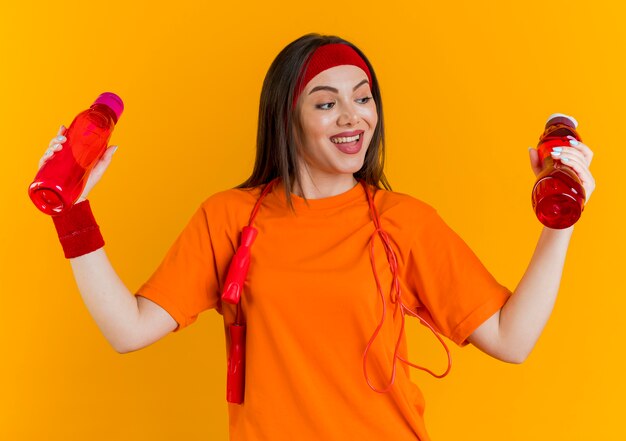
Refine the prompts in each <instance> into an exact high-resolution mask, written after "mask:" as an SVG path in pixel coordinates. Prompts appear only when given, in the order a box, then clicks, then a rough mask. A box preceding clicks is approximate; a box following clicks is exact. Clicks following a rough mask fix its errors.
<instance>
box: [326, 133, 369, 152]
mask: <svg viewBox="0 0 626 441" xmlns="http://www.w3.org/2000/svg"><path fill="white" fill-rule="evenodd" d="M363 134H364V132H361V133H359V134H358V135H354V136H338V137H333V138H330V140H331V141H332V143H333V145H334V146H335V147H336V148H337V150H339V151H340V152H342V153H345V154H347V155H355V154H357V153H359V152H360V151H361V147H363Z"/></svg>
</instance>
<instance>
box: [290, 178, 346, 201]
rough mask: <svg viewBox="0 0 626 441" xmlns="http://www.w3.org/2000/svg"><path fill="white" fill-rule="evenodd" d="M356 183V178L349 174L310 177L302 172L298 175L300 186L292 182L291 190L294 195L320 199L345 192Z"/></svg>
mask: <svg viewBox="0 0 626 441" xmlns="http://www.w3.org/2000/svg"><path fill="white" fill-rule="evenodd" d="M357 183H358V182H357V180H356V179H355V178H354V176H353V175H351V174H347V175H339V176H337V175H332V176H322V177H317V176H316V177H312V176H310V175H309V174H307V173H303V174H302V175H300V185H301V188H298V187H297V186H296V185H295V184H294V186H293V187H292V189H291V191H292V193H294V194H295V195H297V196H300V197H304V198H306V199H322V198H328V197H331V196H336V195H338V194H341V193H345V192H346V191H348V190H351V189H352V188H354V186H355V185H356V184H357Z"/></svg>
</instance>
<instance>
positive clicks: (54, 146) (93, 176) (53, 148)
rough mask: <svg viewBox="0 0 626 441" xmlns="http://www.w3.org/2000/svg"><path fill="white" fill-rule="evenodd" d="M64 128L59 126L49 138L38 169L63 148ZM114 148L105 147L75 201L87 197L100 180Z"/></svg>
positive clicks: (80, 200)
mask: <svg viewBox="0 0 626 441" xmlns="http://www.w3.org/2000/svg"><path fill="white" fill-rule="evenodd" d="M66 130H67V129H66V128H65V126H61V127H60V128H59V131H58V133H57V136H55V137H54V138H52V139H51V140H50V143H49V144H48V149H47V150H46V152H45V153H44V155H43V156H42V157H41V159H40V160H39V169H41V167H42V166H43V165H44V164H45V163H46V162H48V160H49V159H50V158H52V156H54V154H55V153H56V152H58V151H60V150H61V149H62V148H63V143H64V142H65V141H67V139H66V138H65V136H63V134H64V133H65V131H66ZM116 150H117V146H116V145H112V146H109V147H107V149H106V151H105V152H104V154H103V155H102V157H101V158H100V160H99V161H98V162H97V163H96V165H95V166H94V167H93V169H92V170H91V172H90V173H89V178H87V183H86V184H85V188H84V189H83V192H82V193H81V195H80V197H79V198H78V200H77V201H76V203H79V202H82V201H84V200H85V199H87V195H88V194H89V192H90V191H91V189H92V188H93V187H94V185H96V184H97V183H98V181H100V178H102V175H103V174H104V172H105V170H106V169H107V167H108V166H109V164H110V163H111V158H112V157H113V153H115V151H116Z"/></svg>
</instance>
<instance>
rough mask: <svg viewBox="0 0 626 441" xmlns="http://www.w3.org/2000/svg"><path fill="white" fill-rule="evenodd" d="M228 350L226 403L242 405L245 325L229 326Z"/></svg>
mask: <svg viewBox="0 0 626 441" xmlns="http://www.w3.org/2000/svg"><path fill="white" fill-rule="evenodd" d="M228 331H229V333H230V348H229V351H228V354H229V355H228V373H227V376H226V401H228V402H229V403H233V404H241V403H243V394H244V386H245V367H246V325H237V324H232V325H229V327H228Z"/></svg>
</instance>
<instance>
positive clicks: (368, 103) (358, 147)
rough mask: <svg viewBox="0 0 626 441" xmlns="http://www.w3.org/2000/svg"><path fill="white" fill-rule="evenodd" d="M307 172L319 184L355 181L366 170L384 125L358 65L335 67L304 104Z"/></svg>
mask: <svg viewBox="0 0 626 441" xmlns="http://www.w3.org/2000/svg"><path fill="white" fill-rule="evenodd" d="M298 108H299V121H300V125H301V129H302V130H301V132H300V133H301V139H300V142H299V145H298V151H299V154H300V156H299V160H300V165H301V166H302V167H306V170H303V173H307V172H308V174H309V175H310V176H311V178H312V179H313V180H314V181H316V180H317V179H322V180H328V179H329V178H333V177H335V176H346V177H350V178H351V179H353V178H352V174H353V173H356V172H357V171H359V170H360V169H361V167H362V166H363V161H364V160H365V153H366V151H367V147H368V146H369V144H370V141H371V140H372V136H373V134H374V129H375V128H376V124H377V122H378V113H377V112H376V105H375V103H374V99H373V98H372V92H371V89H370V84H369V81H368V79H367V75H366V74H365V72H364V71H363V70H361V69H360V68H358V67H356V66H352V65H345V66H335V67H332V68H330V69H327V70H325V71H323V72H320V73H319V74H318V75H317V76H315V77H313V79H312V80H311V81H309V83H308V84H307V85H306V86H305V88H304V90H303V91H302V93H301V95H300V98H299V100H298Z"/></svg>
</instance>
